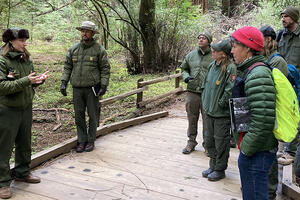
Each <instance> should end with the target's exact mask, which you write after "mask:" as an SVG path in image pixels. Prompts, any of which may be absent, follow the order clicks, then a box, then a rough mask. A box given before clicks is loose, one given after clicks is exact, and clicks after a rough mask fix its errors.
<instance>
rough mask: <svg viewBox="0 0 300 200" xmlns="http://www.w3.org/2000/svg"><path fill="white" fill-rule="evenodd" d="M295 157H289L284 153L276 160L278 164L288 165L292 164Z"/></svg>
mask: <svg viewBox="0 0 300 200" xmlns="http://www.w3.org/2000/svg"><path fill="white" fill-rule="evenodd" d="M294 159H295V157H294V156H291V155H290V154H289V153H286V152H284V153H283V155H282V156H281V157H280V158H278V164H281V165H289V164H292V163H293V162H294Z"/></svg>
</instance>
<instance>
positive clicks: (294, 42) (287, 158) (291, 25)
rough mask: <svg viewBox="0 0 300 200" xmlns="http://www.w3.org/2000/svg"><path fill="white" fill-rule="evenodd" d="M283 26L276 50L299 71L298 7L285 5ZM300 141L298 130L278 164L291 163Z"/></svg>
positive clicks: (299, 27)
mask: <svg viewBox="0 0 300 200" xmlns="http://www.w3.org/2000/svg"><path fill="white" fill-rule="evenodd" d="M280 16H281V20H282V25H283V27H284V30H283V33H282V36H281V38H280V40H279V43H278V51H279V53H280V54H281V55H282V56H283V57H284V58H285V60H286V62H287V63H288V64H292V65H294V66H295V67H296V68H297V69H298V71H300V26H299V23H298V20H299V9H298V8H296V7H293V6H289V7H286V8H285V9H284V10H283V11H282V12H281V14H280ZM299 142H300V135H299V132H298V133H297V135H296V137H295V139H294V140H293V141H292V142H291V143H289V144H288V146H287V148H286V149H285V153H284V156H283V157H282V158H279V159H278V162H279V163H280V164H284V165H287V164H291V163H292V162H293V160H294V156H295V154H296V149H297V146H298V145H299Z"/></svg>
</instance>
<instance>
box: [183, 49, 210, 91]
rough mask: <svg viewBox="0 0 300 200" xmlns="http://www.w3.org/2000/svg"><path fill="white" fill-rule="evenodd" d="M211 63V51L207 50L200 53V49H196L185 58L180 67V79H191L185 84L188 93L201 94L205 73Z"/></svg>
mask: <svg viewBox="0 0 300 200" xmlns="http://www.w3.org/2000/svg"><path fill="white" fill-rule="evenodd" d="M212 61H213V58H212V57H211V50H210V49H209V50H208V51H207V52H205V53H202V51H201V50H200V47H197V48H196V49H194V50H193V51H191V52H190V53H188V54H187V55H186V56H185V58H184V60H183V62H182V64H181V66H180V68H181V74H182V79H183V80H185V79H186V78H188V77H191V78H193V79H192V80H190V81H189V82H188V84H187V90H188V91H190V92H197V93H201V92H202V90H201V85H202V82H203V80H204V78H205V75H206V73H207V70H208V66H209V64H210V63H211V62H212Z"/></svg>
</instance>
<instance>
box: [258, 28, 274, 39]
mask: <svg viewBox="0 0 300 200" xmlns="http://www.w3.org/2000/svg"><path fill="white" fill-rule="evenodd" d="M259 30H260V32H261V33H262V34H263V35H264V37H268V36H270V37H271V38H272V39H273V40H275V39H276V33H275V31H274V29H273V28H272V27H271V26H263V27H261V28H260V29H259Z"/></svg>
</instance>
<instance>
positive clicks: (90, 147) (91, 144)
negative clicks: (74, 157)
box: [84, 142, 95, 152]
mask: <svg viewBox="0 0 300 200" xmlns="http://www.w3.org/2000/svg"><path fill="white" fill-rule="evenodd" d="M94 147H95V144H94V142H88V143H87V144H86V146H85V149H84V150H85V151H86V152H90V151H93V150H94Z"/></svg>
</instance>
